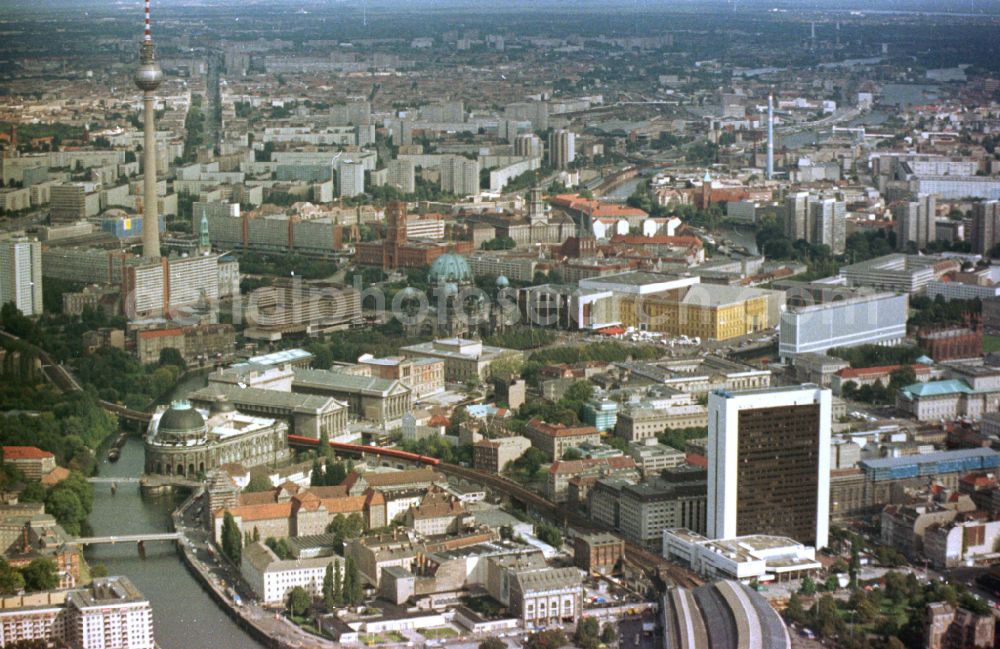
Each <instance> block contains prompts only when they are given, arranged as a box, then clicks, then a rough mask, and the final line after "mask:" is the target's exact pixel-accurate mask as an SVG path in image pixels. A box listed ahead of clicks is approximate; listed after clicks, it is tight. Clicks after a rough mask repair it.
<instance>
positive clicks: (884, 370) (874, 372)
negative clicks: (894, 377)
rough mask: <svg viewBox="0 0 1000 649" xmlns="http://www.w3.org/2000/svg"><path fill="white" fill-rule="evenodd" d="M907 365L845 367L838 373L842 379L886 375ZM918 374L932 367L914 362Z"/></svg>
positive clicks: (914, 369) (928, 370)
mask: <svg viewBox="0 0 1000 649" xmlns="http://www.w3.org/2000/svg"><path fill="white" fill-rule="evenodd" d="M904 367H906V365H879V366H878V367H860V368H857V369H855V368H853V367H845V368H843V369H840V370H837V372H836V374H837V376H839V377H840V378H842V379H857V378H862V377H867V376H884V375H887V374H892V373H893V372H895V371H896V370H899V369H902V368H904ZM910 367H912V368H913V371H914V372H915V373H916V374H926V373H928V372H930V371H931V368H930V367H929V366H927V365H923V364H921V363H914V364H913V365H910Z"/></svg>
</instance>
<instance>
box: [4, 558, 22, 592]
mask: <svg viewBox="0 0 1000 649" xmlns="http://www.w3.org/2000/svg"><path fill="white" fill-rule="evenodd" d="M22 590H24V575H22V574H21V573H20V571H18V570H15V569H14V568H12V567H11V565H10V564H9V563H7V560H6V559H3V558H2V557H0V595H3V596H4V597H9V596H11V595H16V594H18V593H19V592H21V591H22Z"/></svg>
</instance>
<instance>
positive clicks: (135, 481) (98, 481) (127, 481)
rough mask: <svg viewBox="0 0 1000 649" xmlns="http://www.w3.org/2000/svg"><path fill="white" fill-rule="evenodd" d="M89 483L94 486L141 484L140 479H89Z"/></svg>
mask: <svg viewBox="0 0 1000 649" xmlns="http://www.w3.org/2000/svg"><path fill="white" fill-rule="evenodd" d="M87 482H90V483H92V484H116V483H117V484H139V478H129V477H125V478H101V477H94V478H87Z"/></svg>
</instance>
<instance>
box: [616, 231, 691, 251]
mask: <svg viewBox="0 0 1000 649" xmlns="http://www.w3.org/2000/svg"><path fill="white" fill-rule="evenodd" d="M611 243H623V244H626V245H630V246H641V245H647V246H653V245H663V246H689V247H694V248H701V247H702V246H703V245H704V244H702V242H701V239H699V238H698V237H669V236H667V235H665V234H654V235H653V236H651V237H646V236H643V235H641V234H616V235H614V236H612V237H611Z"/></svg>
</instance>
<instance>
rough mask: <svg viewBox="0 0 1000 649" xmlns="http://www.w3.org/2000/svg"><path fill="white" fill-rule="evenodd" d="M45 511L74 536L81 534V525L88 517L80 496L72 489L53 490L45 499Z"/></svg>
mask: <svg viewBox="0 0 1000 649" xmlns="http://www.w3.org/2000/svg"><path fill="white" fill-rule="evenodd" d="M45 511H46V512H48V513H49V514H51V515H52V516H54V517H55V519H56V520H57V521H58V522H59V524H60V525H62V527H63V528H64V529H65V530H66V531H67V532H68V533H69V534H71V535H73V536H78V535H79V534H80V523H81V522H82V521H83V520H84V519H86V517H87V512H86V510H84V508H83V504H82V503H81V502H80V498H79V496H77V495H76V493H75V492H73V491H72V490H71V489H52V490H51V491H50V492H49V495H48V496H47V497H46V499H45Z"/></svg>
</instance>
